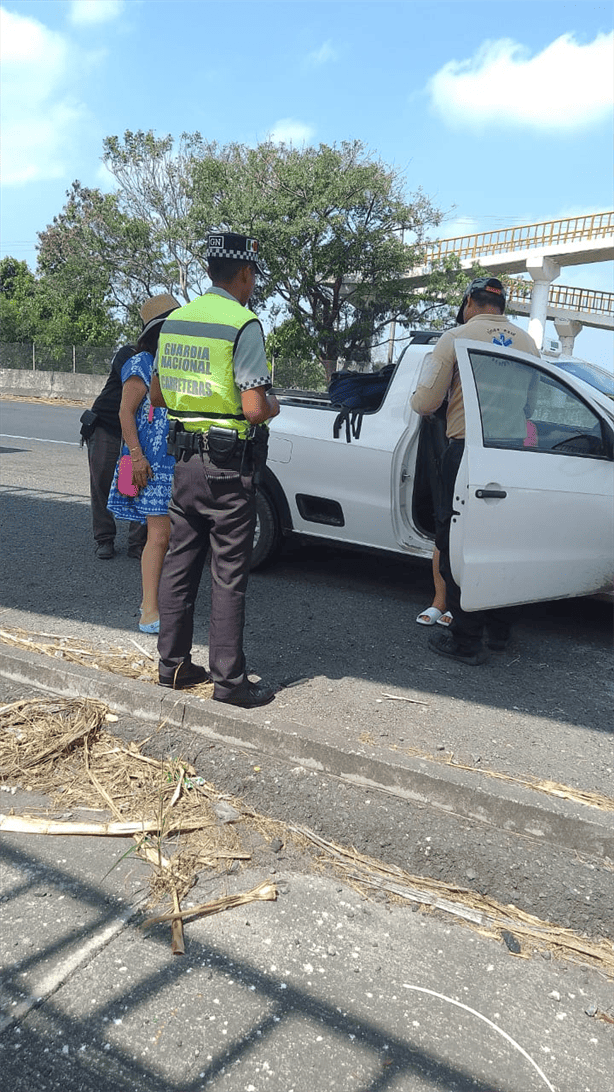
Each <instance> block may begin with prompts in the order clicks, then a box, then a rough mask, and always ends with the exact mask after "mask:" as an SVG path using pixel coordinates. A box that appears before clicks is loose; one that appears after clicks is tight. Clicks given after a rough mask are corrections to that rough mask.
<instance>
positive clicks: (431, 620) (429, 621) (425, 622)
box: [416, 607, 443, 626]
mask: <svg viewBox="0 0 614 1092" xmlns="http://www.w3.org/2000/svg"><path fill="white" fill-rule="evenodd" d="M442 613H443V612H442V611H440V610H438V609H437V607H427V609H426V610H422V611H420V614H419V615H418V617H417V618H416V622H417V623H418V625H419V626H434V625H435V622H438V621H439V619H440V618H441V615H442Z"/></svg>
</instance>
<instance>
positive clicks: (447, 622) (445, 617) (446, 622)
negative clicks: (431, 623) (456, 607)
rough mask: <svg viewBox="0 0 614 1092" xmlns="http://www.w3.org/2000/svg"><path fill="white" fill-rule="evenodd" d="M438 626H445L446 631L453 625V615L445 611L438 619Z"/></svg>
mask: <svg viewBox="0 0 614 1092" xmlns="http://www.w3.org/2000/svg"><path fill="white" fill-rule="evenodd" d="M437 625H438V626H443V628H444V629H447V628H448V626H451V625H452V615H451V614H450V611H449V610H447V611H445V612H444V614H442V615H441V617H439V618H438V619H437Z"/></svg>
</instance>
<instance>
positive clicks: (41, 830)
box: [0, 815, 185, 860]
mask: <svg viewBox="0 0 614 1092" xmlns="http://www.w3.org/2000/svg"><path fill="white" fill-rule="evenodd" d="M183 829H184V830H185V827H184V828H183ZM158 830H159V823H158V822H157V821H156V820H155V819H152V820H143V821H142V822H131V821H124V820H122V821H121V822H119V821H118V822H115V823H81V822H79V823H69V822H61V821H56V820H54V819H36V818H31V817H29V816H27V815H0V831H8V832H10V833H11V834H52V835H64V834H75V835H77V834H78V835H86V836H88V837H91V836H94V837H96V836H102V837H105V838H121V837H126V836H128V835H136V834H147V833H152V832H157V831H158ZM156 860H157V856H156Z"/></svg>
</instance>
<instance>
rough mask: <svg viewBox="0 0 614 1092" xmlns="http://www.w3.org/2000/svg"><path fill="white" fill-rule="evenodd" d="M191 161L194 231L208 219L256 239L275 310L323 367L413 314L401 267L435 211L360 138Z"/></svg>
mask: <svg viewBox="0 0 614 1092" xmlns="http://www.w3.org/2000/svg"><path fill="white" fill-rule="evenodd" d="M200 150H201V155H200V157H199V158H198V159H195V160H194V161H193V163H192V180H193V187H192V197H193V204H192V209H191V213H190V215H191V218H192V221H193V224H194V234H195V235H196V236H198V237H201V238H202V237H204V235H205V234H206V232H207V230H210V229H211V227H212V226H213V227H218V228H220V229H233V230H236V231H244V232H246V233H247V234H253V235H255V236H257V237H258V239H259V240H260V241H261V246H262V252H263V254H264V256H265V259H266V262H267V265H268V269H269V274H270V275H269V278H268V280H267V283H266V288H265V291H266V298H267V299H268V300H270V301H271V311H272V315H273V317H276V316H277V315H280V316H281V317H289V318H293V319H294V320H295V321H296V322H298V323H300V324H301V325H302V326H304V328H305V329H306V331H307V333H308V334H309V335H310V337H311V338H312V339H313V340H314V342H315V343H316V345H317V349H318V354H319V356H320V359H321V360H322V362H323V363H324V365H325V367H326V369H327V372H330V371H331V370H333V369H334V367H336V363H337V358H338V357H342V358H344V359H347V360H352V359H361V358H364V355H365V354H366V353H368V352H369V351H370V349H371V347H372V345H373V344H374V343H377V342H378V340H381V339H382V338H383V337H384V336H385V330H386V328H387V327H388V324H389V323H390V321H391V320H392V319H395V320H396V321H398V322H399V323H401V324H407V323H409V322H411V320H412V315H413V312H414V311H415V309H416V307H417V306H418V305H419V303H420V297H419V296H418V295H417V294H416V293H415V292H412V291H411V289H410V288H408V286H407V285H406V284H405V285H404V284H403V282H402V279H401V277H402V274H403V273H404V272H405V271H406V270H407V269H409V268H411V267H413V266H415V265H416V264H417V263H418V262H419V260H420V258H421V257H422V255H423V253H424V244H425V242H426V241H427V236H428V231H429V230H430V228H432V227H433V226H435V225H436V224H438V223H439V222H440V221H441V218H442V217H441V213H440V212H439V211H438V210H437V209H436V208H435V207H434V206H433V204H432V203H431V201H430V200H429V199H428V198H427V197H426V196H425V195H424V194H423V193H422V192H420V191H418V192H417V193H415V194H413V195H411V196H410V198H409V199H407V198H406V197H405V194H404V180H403V179H402V177H401V176H400V175H399V173H398V172H396V171H395V170H393V169H391V168H389V167H386V166H385V165H384V164H383V163H381V162H380V161H379V160H375V159H373V158H372V157H371V156H370V155H369V154H368V153H367V151H366V150H365V148H364V146H363V145H362V144H361V143H360V141H353V142H344V143H343V144H341V145H340V146H338V147H337V146H333V147H329V146H328V145H323V144H321V145H320V146H319V147H318V148H303V149H295V148H292V147H286V146H285V145H276V144H273V143H271V142H265V143H263V144H259V145H258V146H257V147H256V148H247V147H245V146H244V145H240V144H232V145H227V146H225V147H223V148H219V147H218V146H217V145H215V144H209V145H207V144H205V143H203V144H202V145H201V149H200Z"/></svg>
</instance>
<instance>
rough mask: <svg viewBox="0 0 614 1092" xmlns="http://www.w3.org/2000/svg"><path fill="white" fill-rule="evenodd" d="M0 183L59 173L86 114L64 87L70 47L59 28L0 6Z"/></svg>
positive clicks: (71, 67) (71, 61)
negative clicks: (0, 133)
mask: <svg viewBox="0 0 614 1092" xmlns="http://www.w3.org/2000/svg"><path fill="white" fill-rule="evenodd" d="M0 36H1V42H2V45H1V50H2V52H1V55H0V56H1V70H2V73H1V75H2V90H1V96H2V115H3V118H2V122H3V125H2V128H3V137H2V150H3V160H4V171H3V183H4V184H5V185H20V184H22V183H25V182H32V181H39V180H43V179H51V178H59V177H61V176H62V175H63V174H64V173H65V170H66V166H65V165H66V158H67V156H69V155H70V154H71V152H72V150H73V147H74V143H75V140H76V137H77V134H78V131H79V128H80V125H81V124H82V122H83V121H84V119H85V117H86V110H85V108H84V106H83V104H82V103H81V102H80V101H79V100H77V99H75V98H74V97H73V96H72V95H71V94H70V91H69V88H68V86H67V80H68V79H69V78H72V76H73V75H74V74H75V67H76V65H75V53H74V50H72V49H71V47H70V44H69V42H68V41H67V39H65V38H64V37H63V36H62V35H61V34H58V33H56V32H55V31H52V30H49V29H48V28H47V27H45V26H43V24H42V23H39V22H37V20H35V19H31V18H28V17H27V16H21V15H16V14H15V13H14V12H9V11H7V10H6V9H5V8H0Z"/></svg>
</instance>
